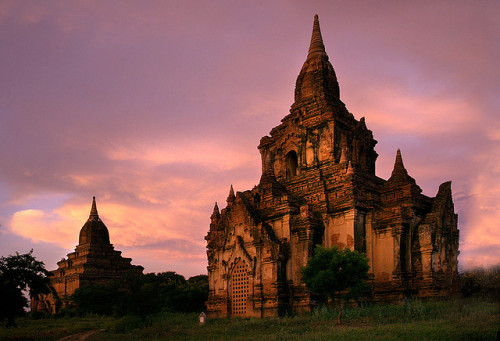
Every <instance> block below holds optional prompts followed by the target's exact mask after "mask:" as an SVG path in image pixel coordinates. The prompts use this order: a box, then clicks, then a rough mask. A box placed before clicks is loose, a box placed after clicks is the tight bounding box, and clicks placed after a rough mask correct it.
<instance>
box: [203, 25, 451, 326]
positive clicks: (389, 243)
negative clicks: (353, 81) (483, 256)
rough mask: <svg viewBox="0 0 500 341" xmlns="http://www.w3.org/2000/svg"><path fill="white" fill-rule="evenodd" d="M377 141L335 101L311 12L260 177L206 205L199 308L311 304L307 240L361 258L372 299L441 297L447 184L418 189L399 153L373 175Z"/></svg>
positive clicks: (446, 284)
mask: <svg viewBox="0 0 500 341" xmlns="http://www.w3.org/2000/svg"><path fill="white" fill-rule="evenodd" d="M376 143H377V141H376V140H375V139H374V138H373V134H372V132H371V131H370V130H369V129H368V128H367V126H366V124H365V119H364V118H361V119H360V120H357V119H356V118H355V117H354V116H353V114H351V113H350V112H349V111H348V110H347V109H346V106H345V105H344V103H343V102H342V101H341V100H340V88H339V85H338V82H337V77H336V74H335V71H334V69H333V67H332V65H331V64H330V61H329V58H328V55H327V53H326V52H325V47H324V44H323V40H322V37H321V32H320V27H319V21H318V17H317V16H316V17H315V18H314V25H313V32H312V38H311V43H310V46H309V52H308V55H307V59H306V61H305V63H304V65H303V66H302V69H301V71H300V73H299V76H298V77H297V82H296V86H295V102H294V103H293V105H292V106H291V109H290V113H289V114H288V115H286V116H285V117H284V118H283V119H282V120H281V124H280V125H278V126H277V127H275V128H273V129H272V130H271V133H270V135H269V136H264V137H263V138H262V139H261V141H260V144H259V146H258V149H259V151H260V154H261V159H262V176H261V178H260V182H259V184H258V185H257V186H255V187H254V188H253V189H251V190H246V191H243V192H237V193H236V194H235V193H234V190H233V187H232V186H231V189H230V192H229V195H228V198H227V205H226V207H225V208H223V209H222V210H219V207H218V205H217V204H216V205H215V207H214V210H213V213H212V216H211V217H210V221H211V223H210V230H209V232H208V235H207V236H206V237H205V239H206V241H207V256H208V276H209V286H210V293H209V298H208V302H207V309H208V316H209V317H227V316H238V317H266V316H278V315H280V314H282V313H283V312H286V311H295V312H301V311H309V310H310V309H311V307H312V304H313V300H312V299H311V294H310V293H309V291H308V290H307V288H306V287H305V285H304V284H303V283H302V281H301V274H300V270H301V268H302V267H303V266H305V265H306V263H307V260H308V259H309V258H310V257H311V256H312V254H313V249H314V246H315V245H317V244H320V245H322V246H324V247H333V246H337V247H339V248H345V247H348V248H350V249H353V250H357V251H359V252H362V253H364V254H365V255H366V256H367V257H368V259H369V265H370V278H371V280H370V284H371V286H372V299H373V300H374V301H395V300H399V299H401V298H403V297H407V296H412V297H445V296H449V295H450V294H452V293H453V292H454V290H455V289H456V285H457V275H458V273H457V256H458V236H459V231H458V230H457V215H456V214H455V212H454V206H453V200H452V194H451V183H450V182H445V183H443V184H442V185H441V186H440V187H439V190H438V193H437V195H436V196H435V197H428V196H426V195H423V194H422V190H421V189H420V187H419V186H418V185H417V184H416V182H415V180H414V179H413V178H412V177H411V176H410V175H409V174H408V172H407V170H406V169H405V166H404V164H403V158H402V155H401V152H400V150H397V153H396V158H395V163H394V170H393V172H392V175H391V177H390V178H389V179H388V180H384V179H382V178H379V177H377V176H376V175H375V161H376V159H377V156H378V154H377V152H376V151H375V149H374V147H375V145H376Z"/></svg>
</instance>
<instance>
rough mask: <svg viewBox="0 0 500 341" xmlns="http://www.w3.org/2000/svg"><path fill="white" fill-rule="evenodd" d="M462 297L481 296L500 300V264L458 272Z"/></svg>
mask: <svg viewBox="0 0 500 341" xmlns="http://www.w3.org/2000/svg"><path fill="white" fill-rule="evenodd" d="M459 279H460V293H461V294H462V297H481V298H486V299H492V300H496V301H499V302H500V264H498V265H495V266H492V267H489V268H476V269H470V270H466V271H463V272H462V273H460V274H459Z"/></svg>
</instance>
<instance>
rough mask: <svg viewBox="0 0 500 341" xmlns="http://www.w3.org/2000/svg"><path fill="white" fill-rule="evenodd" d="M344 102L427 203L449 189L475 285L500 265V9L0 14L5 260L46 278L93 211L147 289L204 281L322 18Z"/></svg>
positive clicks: (474, 4) (114, 9)
mask: <svg viewBox="0 0 500 341" xmlns="http://www.w3.org/2000/svg"><path fill="white" fill-rule="evenodd" d="M316 13H317V14H318V15H319V20H320V25H321V30H322V34H323V40H324V43H325V47H326V51H327V53H328V55H329V56H330V61H331V63H332V65H333V67H334V68H335V71H336V73H337V77H338V80H339V84H340V89H341V99H342V101H343V102H344V103H345V104H346V105H347V108H348V109H349V111H351V112H352V113H353V114H354V116H355V117H356V118H357V119H358V120H359V119H360V118H361V117H363V116H364V117H365V118H366V124H367V126H368V128H369V129H371V130H372V131H373V135H374V137H375V139H377V140H378V141H379V142H378V144H377V146H376V151H377V152H378V154H379V158H378V161H377V175H378V176H380V177H382V178H384V179H387V178H388V177H389V176H390V173H391V170H392V166H393V163H394V158H395V155H396V150H397V148H401V151H402V155H403V160H404V163H405V166H406V168H407V170H408V172H409V174H410V175H411V176H412V177H413V178H415V179H416V181H417V183H418V184H419V185H420V187H421V188H422V189H423V193H424V194H426V195H428V196H435V195H436V192H437V190H438V187H439V185H440V184H441V183H442V182H445V181H448V180H451V181H452V190H453V198H454V202H455V211H456V212H457V213H458V215H459V229H460V252H461V253H460V256H459V263H460V267H461V268H462V269H464V268H469V267H474V266H489V265H493V264H498V263H500V227H499V224H500V223H499V222H500V199H499V198H500V65H499V64H500V63H499V61H500V39H499V37H500V20H498V13H500V2H499V1H481V0H479V1H340V0H339V1H331V0H325V1H310V0H309V1H186V0H182V1H123V0H120V1H118V0H116V1H102V0H99V1H90V0H89V1H77V0H73V1H16V0H14V1H9V0H2V1H1V2H0V42H1V46H0V141H1V149H0V153H1V154H0V165H1V166H0V256H7V255H9V254H12V253H14V252H15V251H19V252H22V253H24V252H27V251H29V250H30V249H31V248H33V249H34V255H35V256H36V257H37V258H39V259H40V260H43V261H44V262H45V264H46V267H47V269H49V270H53V269H55V268H56V267H57V265H56V262H57V261H59V260H60V259H61V258H63V257H65V256H66V254H67V253H69V252H71V251H73V250H74V247H75V246H76V245H77V244H78V233H79V231H80V229H81V227H82V226H83V224H84V223H85V221H86V220H87V218H88V215H89V211H90V205H91V202H92V196H94V195H95V196H96V200H97V208H98V210H99V214H100V217H101V219H102V220H103V221H104V223H105V224H106V226H107V227H108V229H109V231H110V238H111V242H112V243H113V244H114V246H115V248H116V249H117V250H120V251H122V252H123V255H124V256H125V257H131V258H132V259H133V264H140V265H143V266H144V267H145V272H159V271H176V272H178V273H180V274H182V275H184V276H186V277H189V276H192V275H197V274H202V273H206V266H207V260H206V253H205V246H206V242H205V240H204V239H203V238H204V236H205V235H206V234H207V231H208V228H209V223H210V219H209V218H210V214H211V212H212V209H213V206H214V203H215V202H216V201H217V202H218V203H219V207H221V208H223V207H225V199H226V197H227V194H228V191H229V187H230V185H231V184H232V185H233V186H234V189H235V190H236V191H243V190H247V189H251V188H252V187H253V186H254V185H256V184H257V183H258V181H259V178H260V169H261V166H260V156H259V152H258V150H257V148H256V147H257V145H258V143H259V140H260V138H261V137H262V136H264V135H266V134H268V133H269V131H270V130H271V129H272V128H273V127H274V126H276V125H278V124H279V123H280V120H281V118H283V117H284V116H285V115H287V113H288V110H289V108H290V105H291V104H292V103H293V94H294V86H295V79H296V77H297V75H298V74H299V71H300V68H301V67H302V64H303V62H304V61H305V59H306V56H307V50H308V46H309V40H310V37H311V30H312V24H313V17H314V14H316Z"/></svg>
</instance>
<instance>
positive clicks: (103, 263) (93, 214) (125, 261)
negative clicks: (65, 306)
mask: <svg viewBox="0 0 500 341" xmlns="http://www.w3.org/2000/svg"><path fill="white" fill-rule="evenodd" d="M67 257H68V258H63V259H62V260H60V261H59V262H58V263H57V266H58V268H57V270H54V271H51V275H50V276H51V279H50V282H51V285H52V287H53V289H54V293H53V294H49V295H41V296H39V297H36V298H34V299H32V301H31V310H32V311H43V312H50V313H55V312H56V311H57V309H58V307H59V306H60V305H61V304H60V302H61V298H63V297H69V296H71V295H72V294H73V293H74V292H75V290H76V289H78V288H80V287H82V286H86V285H92V284H99V285H102V284H108V283H110V282H112V281H116V280H120V279H122V278H123V276H124V275H125V274H126V273H129V272H132V273H137V274H141V273H142V271H143V270H144V268H143V267H142V266H140V265H132V264H131V261H132V259H131V258H124V257H122V256H121V251H116V250H115V249H114V247H113V244H111V243H110V241H109V232H108V228H107V227H106V225H104V223H103V222H102V220H101V219H100V218H99V214H98V213H97V205H96V202H95V197H93V199H92V208H91V210H90V215H89V219H88V220H87V222H86V223H85V225H83V227H82V229H81V230H80V239H79V243H78V245H77V246H76V248H75V251H74V252H71V253H69V254H68V255H67Z"/></svg>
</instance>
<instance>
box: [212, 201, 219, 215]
mask: <svg viewBox="0 0 500 341" xmlns="http://www.w3.org/2000/svg"><path fill="white" fill-rule="evenodd" d="M219 217H220V212H219V206H218V205H217V201H216V202H215V206H214V211H213V212H212V215H211V216H210V218H211V219H216V218H219Z"/></svg>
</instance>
